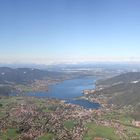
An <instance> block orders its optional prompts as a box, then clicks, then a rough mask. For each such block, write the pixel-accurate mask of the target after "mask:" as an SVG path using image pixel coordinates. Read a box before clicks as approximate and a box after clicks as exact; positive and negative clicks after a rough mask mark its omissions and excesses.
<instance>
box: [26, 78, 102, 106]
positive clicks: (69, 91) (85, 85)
mask: <svg viewBox="0 0 140 140" xmlns="http://www.w3.org/2000/svg"><path fill="white" fill-rule="evenodd" d="M96 80H97V78H96V77H82V78H77V79H70V80H65V81H63V82H61V83H59V84H55V85H51V86H50V87H49V91H48V92H37V93H27V94H26V96H34V97H39V98H44V97H49V98H55V99H61V100H65V101H66V103H72V104H77V105H80V106H83V107H84V108H94V109H97V108H99V107H100V104H98V103H92V102H89V101H87V100H84V99H76V100H75V98H77V97H81V96H83V93H82V91H83V90H85V89H94V88H95V82H96Z"/></svg>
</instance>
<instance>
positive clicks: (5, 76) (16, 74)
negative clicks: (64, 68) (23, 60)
mask: <svg viewBox="0 0 140 140" xmlns="http://www.w3.org/2000/svg"><path fill="white" fill-rule="evenodd" d="M61 75H62V73H60V72H50V71H45V70H39V69H32V68H17V69H12V68H8V67H1V68H0V84H9V83H10V84H28V83H31V82H33V81H34V80H36V79H37V80H39V79H49V78H50V77H51V78H57V77H58V76H61Z"/></svg>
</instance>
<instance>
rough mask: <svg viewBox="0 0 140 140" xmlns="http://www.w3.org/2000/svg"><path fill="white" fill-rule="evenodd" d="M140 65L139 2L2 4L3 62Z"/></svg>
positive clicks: (10, 0) (3, 0)
mask: <svg viewBox="0 0 140 140" xmlns="http://www.w3.org/2000/svg"><path fill="white" fill-rule="evenodd" d="M110 60H111V61H125V60H133V61H134V60H136V61H139V60H140V1H139V0H0V62H1V63H44V64H48V63H51V62H81V61H110Z"/></svg>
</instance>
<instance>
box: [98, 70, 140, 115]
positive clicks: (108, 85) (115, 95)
mask: <svg viewBox="0 0 140 140" xmlns="http://www.w3.org/2000/svg"><path fill="white" fill-rule="evenodd" d="M101 87H102V88H101ZM96 93H97V94H103V95H105V96H107V97H108V98H107V99H108V102H109V103H113V104H116V105H118V106H120V107H122V106H128V105H132V106H133V107H134V109H135V110H136V111H138V112H139V115H140V72H129V73H124V74H121V75H118V76H115V77H112V78H109V79H106V80H100V81H98V83H97V91H96Z"/></svg>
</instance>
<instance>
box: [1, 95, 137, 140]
mask: <svg viewBox="0 0 140 140" xmlns="http://www.w3.org/2000/svg"><path fill="white" fill-rule="evenodd" d="M89 99H90V101H94V102H95V100H96V101H97V98H96V99H95V98H93V97H90V98H89ZM102 100H103V97H102ZM98 102H100V104H101V108H99V109H96V110H95V109H85V108H83V107H81V106H78V105H73V104H66V103H64V101H61V100H56V99H48V98H45V99H39V98H35V97H1V98H0V103H1V104H0V140H92V139H94V140H99V139H100V140H104V139H108V140H119V139H120V140H124V139H126V140H129V139H130V140H138V139H140V135H139V134H140V131H139V130H140V125H139V122H135V120H133V119H132V118H129V117H128V118H127V116H126V114H127V111H130V109H131V107H129V108H122V109H117V108H116V107H115V106H109V105H107V104H106V103H105V102H103V101H102V102H101V101H100V100H98ZM92 131H93V132H92ZM94 131H95V132H94ZM97 131H99V132H98V133H97ZM104 132H106V134H104ZM96 133H97V134H96Z"/></svg>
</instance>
